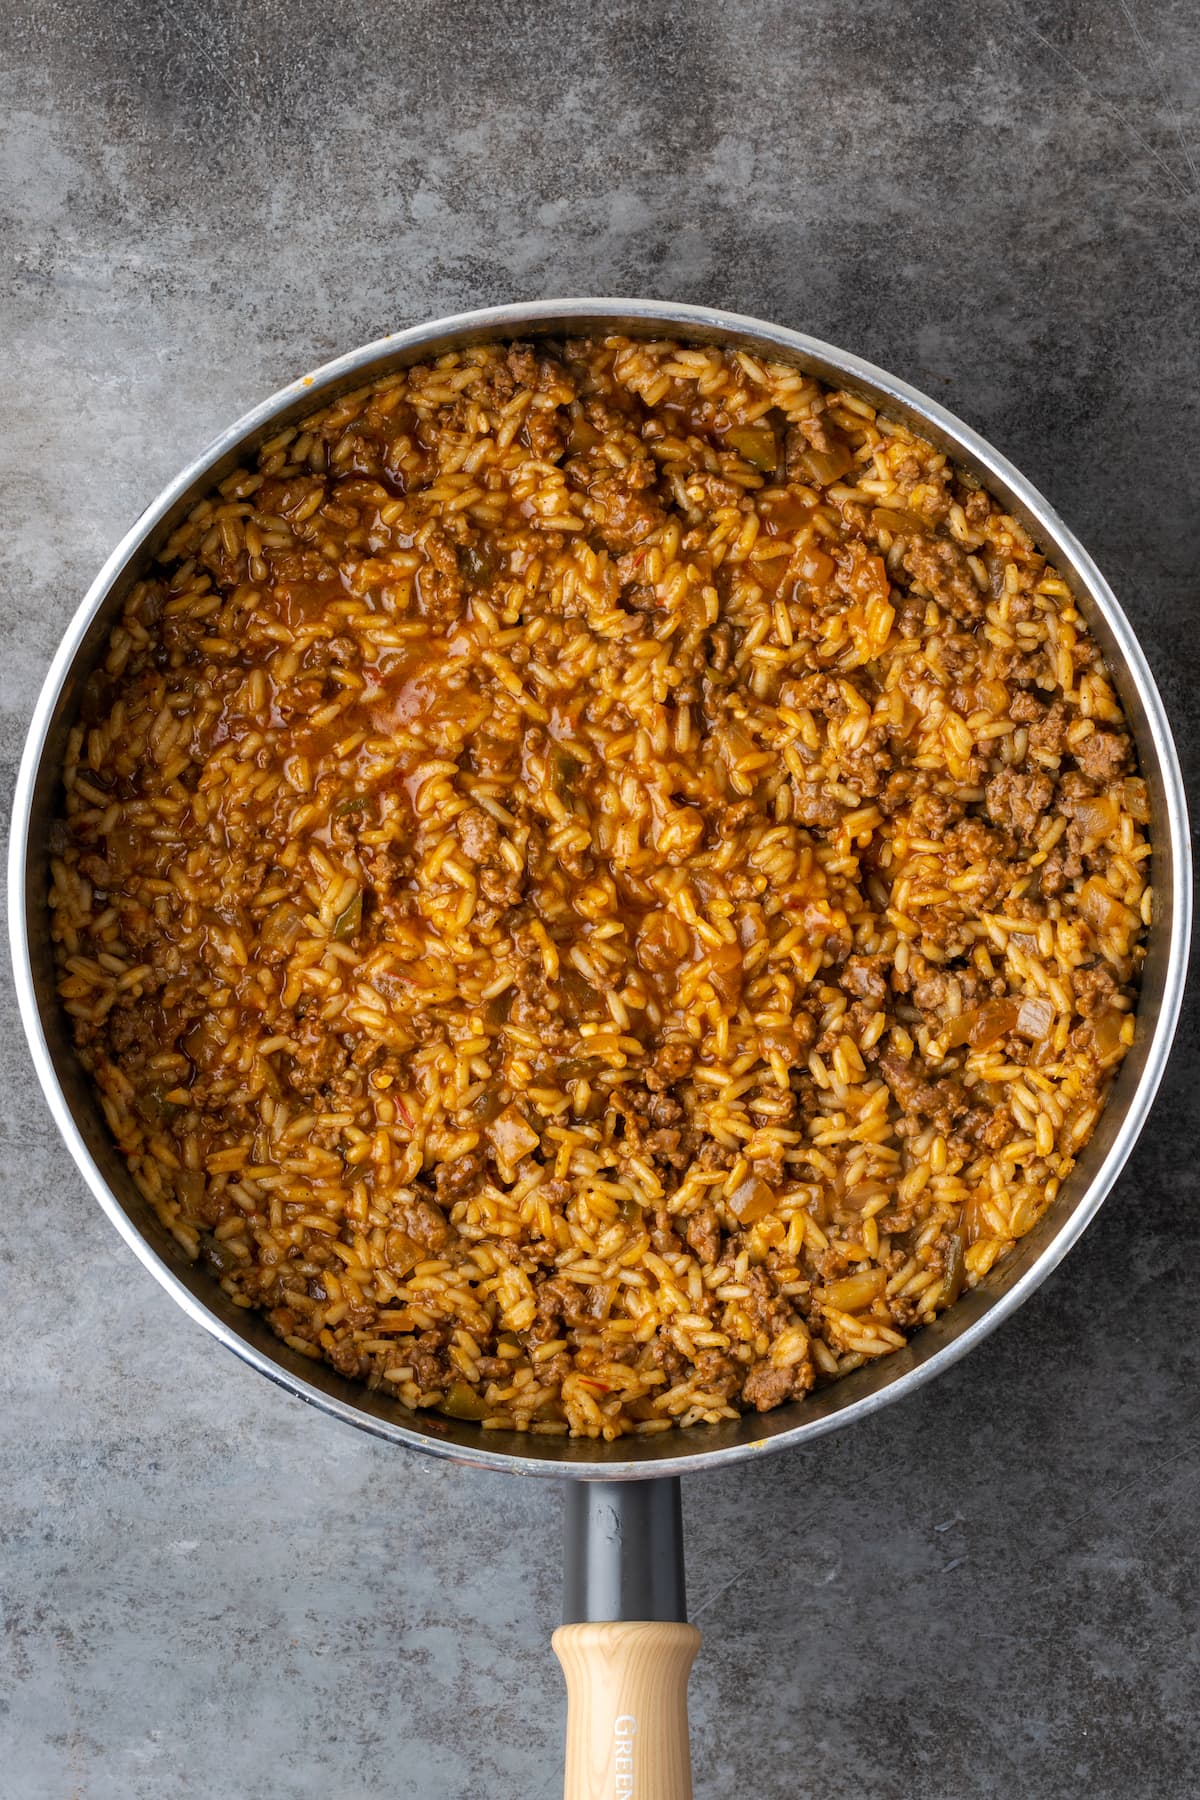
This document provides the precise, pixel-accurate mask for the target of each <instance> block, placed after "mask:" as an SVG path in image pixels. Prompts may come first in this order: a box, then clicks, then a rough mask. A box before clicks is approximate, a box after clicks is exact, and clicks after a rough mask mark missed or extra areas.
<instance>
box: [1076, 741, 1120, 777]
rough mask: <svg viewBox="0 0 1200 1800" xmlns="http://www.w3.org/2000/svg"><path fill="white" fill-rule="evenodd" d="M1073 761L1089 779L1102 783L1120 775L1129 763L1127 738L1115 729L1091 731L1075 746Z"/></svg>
mask: <svg viewBox="0 0 1200 1800" xmlns="http://www.w3.org/2000/svg"><path fill="white" fill-rule="evenodd" d="M1074 754H1075V761H1076V762H1077V763H1078V764H1079V767H1080V768H1081V769H1082V770H1083V773H1084V774H1085V775H1086V776H1087V777H1088V780H1089V781H1097V782H1100V783H1102V784H1104V783H1107V782H1110V781H1112V780H1113V778H1114V777H1115V776H1117V775H1120V774H1121V773H1122V772H1123V771H1124V770H1125V769H1126V768H1127V766H1128V763H1129V740H1128V738H1126V737H1120V736H1118V734H1117V733H1116V732H1115V731H1093V732H1092V734H1091V736H1090V737H1085V738H1084V739H1083V742H1082V743H1079V744H1076V746H1075V752H1074Z"/></svg>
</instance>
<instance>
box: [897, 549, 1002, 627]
mask: <svg viewBox="0 0 1200 1800" xmlns="http://www.w3.org/2000/svg"><path fill="white" fill-rule="evenodd" d="M902 561H903V563H904V567H905V568H906V569H907V570H908V572H909V574H910V575H912V576H913V577H914V579H915V580H917V581H919V582H920V584H921V586H922V587H923V588H927V589H928V591H929V592H930V593H931V594H932V595H933V597H934V599H935V600H936V601H937V603H938V605H939V606H944V607H945V609H946V611H947V612H948V613H950V614H951V616H952V617H953V618H955V619H977V618H978V617H979V616H980V614H981V613H982V612H983V608H984V596H983V595H982V594H981V593H980V591H979V588H978V587H977V586H976V584H975V579H974V577H973V575H972V574H971V571H970V569H969V568H968V567H967V559H966V557H965V556H964V555H963V553H962V551H961V550H960V549H959V548H958V546H957V545H956V544H952V543H951V542H950V541H949V540H948V539H946V538H939V539H937V540H936V541H935V540H932V539H929V538H918V539H916V540H915V541H914V542H913V543H911V544H910V545H909V546H908V548H907V549H906V550H905V552H904V556H903V558H902Z"/></svg>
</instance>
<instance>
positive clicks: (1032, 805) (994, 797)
mask: <svg viewBox="0 0 1200 1800" xmlns="http://www.w3.org/2000/svg"><path fill="white" fill-rule="evenodd" d="M1053 797H1054V783H1053V782H1052V781H1051V779H1050V777H1049V776H1048V775H1020V774H1018V773H1017V772H1016V770H1015V769H1003V770H1002V771H1001V772H1000V774H999V775H994V776H993V777H992V779H991V781H989V782H988V784H987V800H986V804H987V810H988V817H989V818H991V819H994V820H995V822H996V824H997V825H1007V826H1009V827H1011V828H1012V830H1014V831H1015V832H1016V834H1017V837H1018V839H1019V840H1020V841H1021V842H1022V843H1025V844H1028V843H1031V842H1032V841H1033V840H1034V839H1036V838H1037V836H1038V834H1039V832H1040V830H1041V827H1042V821H1043V820H1044V819H1045V816H1046V813H1047V811H1048V810H1049V807H1050V802H1051V800H1052V799H1053Z"/></svg>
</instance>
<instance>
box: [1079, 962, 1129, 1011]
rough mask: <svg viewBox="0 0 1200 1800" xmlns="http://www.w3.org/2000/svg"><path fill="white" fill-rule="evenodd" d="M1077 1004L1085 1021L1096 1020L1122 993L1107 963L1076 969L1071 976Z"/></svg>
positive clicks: (1092, 964)
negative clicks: (1097, 1015) (1099, 1013)
mask: <svg viewBox="0 0 1200 1800" xmlns="http://www.w3.org/2000/svg"><path fill="white" fill-rule="evenodd" d="M1071 986H1072V989H1073V990H1074V994H1075V1004H1076V1006H1077V1007H1078V1008H1079V1010H1080V1012H1081V1013H1082V1014H1083V1016H1084V1018H1085V1019H1091V1018H1094V1017H1095V1015H1096V1014H1097V1013H1098V1012H1103V1010H1104V1008H1105V1007H1106V1006H1110V1005H1111V1004H1112V1002H1113V1001H1114V1000H1115V999H1116V997H1117V995H1118V994H1119V993H1120V991H1121V987H1120V983H1119V982H1118V981H1117V980H1116V978H1115V977H1114V975H1113V973H1112V971H1111V969H1109V968H1108V966H1107V965H1106V964H1105V963H1091V964H1089V965H1088V967H1087V968H1083V969H1076V970H1075V971H1074V973H1073V974H1072V976H1071Z"/></svg>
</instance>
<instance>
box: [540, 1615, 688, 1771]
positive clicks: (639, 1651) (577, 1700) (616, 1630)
mask: <svg viewBox="0 0 1200 1800" xmlns="http://www.w3.org/2000/svg"><path fill="white" fill-rule="evenodd" d="M550 1641H551V1643H552V1644H553V1645H554V1654H555V1656H557V1658H558V1660H559V1662H560V1663H561V1664H562V1670H563V1674H564V1675H565V1677H566V1681H567V1765H566V1776H565V1778H564V1781H563V1800H692V1764H691V1758H690V1756H689V1754H688V1722H687V1684H688V1675H689V1674H690V1673H691V1667H692V1663H693V1662H694V1661H695V1658H696V1652H697V1650H698V1649H699V1648H700V1633H699V1632H698V1631H697V1630H696V1627H695V1626H694V1625H669V1624H644V1625H643V1624H620V1625H560V1626H559V1628H558V1630H557V1631H556V1632H555V1633H554V1636H553V1638H552V1639H551V1640H550Z"/></svg>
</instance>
